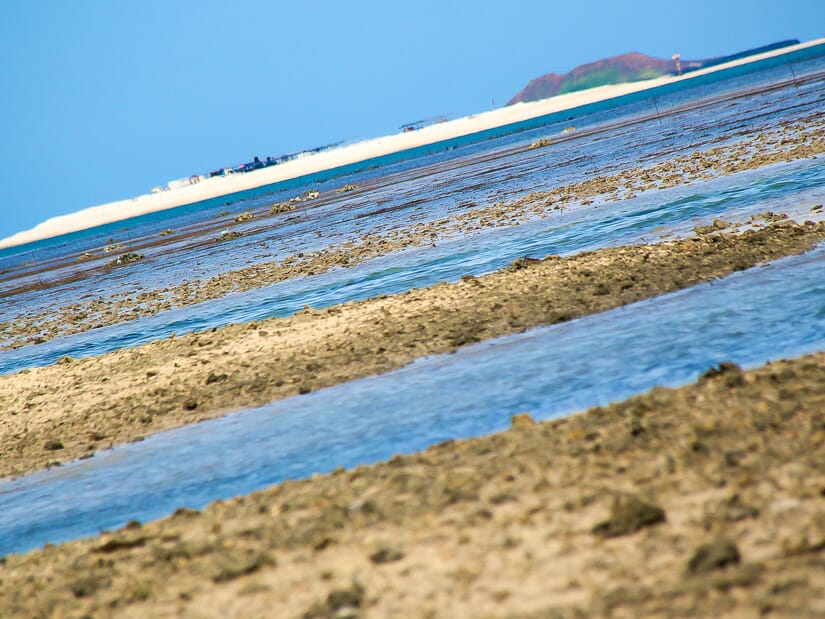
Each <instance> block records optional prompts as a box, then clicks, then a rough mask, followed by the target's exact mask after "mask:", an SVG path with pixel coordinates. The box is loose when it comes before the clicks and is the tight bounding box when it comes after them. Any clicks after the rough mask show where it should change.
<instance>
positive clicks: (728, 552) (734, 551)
mask: <svg viewBox="0 0 825 619" xmlns="http://www.w3.org/2000/svg"><path fill="white" fill-rule="evenodd" d="M739 560H740V556H739V549H738V548H737V547H736V544H734V543H733V542H731V541H730V540H727V539H724V538H720V539H717V540H714V541H712V542H710V543H708V544H704V545H703V546H700V547H699V548H698V550H697V551H696V553H695V554H694V555H693V557H691V559H690V561H689V562H688V572H690V573H691V574H703V573H706V572H712V571H713V570H717V569H719V568H722V567H725V566H726V565H731V564H736V563H739Z"/></svg>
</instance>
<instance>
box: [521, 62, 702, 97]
mask: <svg viewBox="0 0 825 619" xmlns="http://www.w3.org/2000/svg"><path fill="white" fill-rule="evenodd" d="M682 64H683V65H692V64H693V62H692V61H684V62H683V63H682ZM675 73H676V63H675V62H674V61H673V60H665V59H663V58H654V57H653V56H645V55H644V54H640V53H639V52H631V53H629V54H622V55H621V56H614V57H613V58H605V59H604V60H597V61H596V62H590V63H588V64H583V65H581V66H578V67H576V68H575V69H573V70H572V71H570V72H569V73H566V74H564V75H560V74H558V73H548V74H547V75H542V76H541V77H537V78H536V79H534V80H532V81H531V82H530V83H529V84H527V86H526V87H525V88H524V89H523V90H522V91H521V92H519V93H518V94H517V95H516V96H515V97H513V98H512V99H511V100H510V101H509V102H508V105H510V104H512V103H517V102H518V101H535V100H537V99H545V98H547V97H552V96H553V95H560V94H564V93H566V92H573V91H576V90H584V89H585V88H592V87H594V86H603V85H605V84H621V83H623V82H633V81H637V80H641V79H650V78H653V77H659V76H661V75H669V74H675Z"/></svg>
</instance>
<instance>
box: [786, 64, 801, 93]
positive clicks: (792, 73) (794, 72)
mask: <svg viewBox="0 0 825 619" xmlns="http://www.w3.org/2000/svg"><path fill="white" fill-rule="evenodd" d="M788 67H789V68H790V70H791V75H793V85H794V88H796V89H797V90H799V84H797V83H796V71H794V70H793V63H792V62H789V63H788Z"/></svg>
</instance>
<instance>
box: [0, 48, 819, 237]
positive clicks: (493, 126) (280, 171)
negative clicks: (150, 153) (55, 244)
mask: <svg viewBox="0 0 825 619" xmlns="http://www.w3.org/2000/svg"><path fill="white" fill-rule="evenodd" d="M821 45H825V38H822V39H816V40H813V41H808V42H804V43H800V44H798V45H794V46H791V47H787V48H781V49H779V50H773V51H770V52H765V53H763V54H758V55H755V56H749V57H747V58H742V59H739V60H735V61H732V62H729V63H724V64H721V65H717V66H714V67H709V68H707V69H700V70H698V71H693V72H690V73H687V74H685V75H682V76H675V77H661V78H655V79H652V80H645V81H642V82H629V83H625V84H616V85H609V86H599V87H596V88H592V89H588V90H583V91H578V92H574V93H569V94H564V95H559V96H556V97H551V98H549V99H544V100H541V101H535V102H530V103H518V104H515V105H512V106H508V107H505V108H500V109H498V110H492V111H488V112H482V113H478V114H474V115H470V116H466V117H463V118H459V119H456V120H452V121H447V122H444V123H438V124H436V125H430V126H428V127H424V128H422V129H420V130H417V131H412V132H409V133H400V134H395V135H389V136H384V137H380V138H375V139H371V140H366V141H363V142H359V143H356V144H352V145H348V146H344V147H341V148H337V149H333V150H330V151H327V152H323V153H318V154H316V155H313V156H308V157H305V158H303V159H300V160H297V161H290V162H286V163H284V164H281V165H277V166H273V167H270V168H265V169H263V170H256V171H253V172H249V173H245V174H234V175H229V176H226V177H215V178H212V179H206V180H204V181H202V182H200V183H197V184H196V185H191V186H188V187H183V188H179V189H176V190H170V191H166V192H161V193H159V194H150V195H142V196H138V197H135V198H131V199H127V200H121V201H117V202H112V203H109V204H104V205H100V206H93V207H89V208H86V209H82V210H80V211H77V212H75V213H71V214H67V215H61V216H58V217H53V218H51V219H48V220H46V221H44V222H42V223H40V224H38V225H37V226H35V227H34V228H31V229H29V230H25V231H22V232H18V233H16V234H14V235H12V236H10V237H7V238H5V239H2V240H0V249H4V248H8V247H15V246H18V245H22V244H26V243H31V242H34V241H38V240H43V239H47V238H53V237H56V236H62V235H64V234H68V233H71V232H77V231H80V230H85V229H89V228H93V227H96V226H100V225H104V224H107V223H112V222H116V221H123V220H126V219H130V218H133V217H137V216H140V215H144V214H147V213H152V212H157V211H163V210H167V209H171V208H175V207H178V206H185V205H190V204H195V203H198V202H202V201H205V200H209V199H213V198H218V197H222V196H227V195H231V194H235V193H239V192H242V191H247V190H252V189H257V188H260V187H265V186H267V185H271V184H274V183H278V182H282V181H286V180H290V179H296V178H299V177H302V176H306V175H310V174H315V173H319V172H323V171H329V170H335V169H337V168H342V167H346V166H349V165H353V164H358V163H362V162H365V161H370V160H372V159H375V158H379V157H384V156H387V155H392V154H398V153H403V152H406V151H410V150H413V149H416V148H421V147H425V146H429V145H435V144H438V143H441V142H448V141H450V140H455V139H458V138H462V137H466V136H471V135H473V134H477V133H483V132H485V131H491V130H502V129H505V128H507V127H509V126H514V125H517V124H519V123H522V122H525V121H529V120H531V119H536V118H541V117H543V116H546V115H549V114H553V113H557V112H560V111H566V110H573V109H576V108H579V107H582V106H585V105H589V104H593V103H598V102H603V101H609V100H611V99H616V98H620V97H623V96H626V95H630V94H635V93H642V92H646V91H655V90H656V89H657V88H660V87H663V86H667V85H670V84H675V83H679V82H683V81H687V80H692V79H695V78H699V77H702V76H705V75H709V74H712V73H718V72H721V71H725V70H728V69H732V68H735V67H739V66H744V65H748V64H752V63H756V62H760V61H763V60H767V59H771V58H777V57H780V56H784V55H789V54H792V53H795V52H797V51H801V50H805V49H809V48H814V47H818V46H821Z"/></svg>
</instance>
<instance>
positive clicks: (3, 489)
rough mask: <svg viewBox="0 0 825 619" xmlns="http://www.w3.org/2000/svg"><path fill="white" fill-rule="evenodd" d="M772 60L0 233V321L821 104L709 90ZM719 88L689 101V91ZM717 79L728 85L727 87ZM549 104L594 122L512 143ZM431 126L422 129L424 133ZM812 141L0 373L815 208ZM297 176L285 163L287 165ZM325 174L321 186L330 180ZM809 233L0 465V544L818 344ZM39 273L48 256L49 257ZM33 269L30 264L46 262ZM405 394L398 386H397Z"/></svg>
mask: <svg viewBox="0 0 825 619" xmlns="http://www.w3.org/2000/svg"><path fill="white" fill-rule="evenodd" d="M795 62H796V64H795V65H794V67H795V68H794V70H795V73H796V74H797V75H798V76H801V77H804V76H813V75H819V74H821V73H822V72H823V71H825V59H823V58H821V57H820V58H809V59H804V58H797V59H796V61H795ZM788 71H789V67H788V66H787V65H779V64H770V63H769V64H767V65H765V66H763V67H761V68H760V69H759V70H758V71H750V72H741V73H736V72H734V73H732V74H728V75H723V76H717V78H716V79H715V80H714V81H708V82H706V83H704V84H700V85H698V86H696V85H694V86H691V87H690V88H684V89H681V90H672V91H663V92H661V93H659V94H658V95H657V105H658V106H659V107H660V109H661V110H663V111H664V110H668V109H674V108H676V107H678V106H687V107H686V108H685V109H683V110H682V111H679V112H678V113H674V114H672V115H668V116H665V117H663V118H662V119H661V121H660V120H659V119H657V118H655V115H654V117H652V118H649V119H647V120H643V119H644V118H645V117H646V116H650V113H651V111H650V110H651V101H649V100H645V99H633V98H632V97H631V98H629V99H627V100H623V101H621V102H613V104H612V107H611V106H609V105H605V106H601V107H599V106H596V107H593V108H589V109H587V110H579V111H577V112H576V114H578V116H575V118H573V119H571V120H568V119H567V118H564V119H553V118H550V119H545V121H546V124H544V125H541V126H537V127H535V128H528V127H522V129H523V131H521V132H519V133H513V134H509V135H498V136H496V137H494V138H491V139H487V140H485V141H480V142H475V143H466V144H454V145H451V146H450V149H449V150H440V151H438V152H431V153H419V155H420V156H418V157H415V158H414V157H412V155H411V154H408V155H409V158H407V159H404V160H387V161H383V162H381V165H379V166H378V167H377V168H375V169H369V170H360V171H355V170H353V171H349V172H347V174H346V175H345V176H342V177H338V178H332V179H323V178H312V179H304V180H303V181H300V183H304V184H300V183H298V184H296V185H289V186H278V187H269V188H264V189H262V190H260V191H258V192H247V193H246V194H243V195H238V196H234V197H233V198H232V199H231V200H229V202H230V203H229V204H226V201H227V200H226V198H222V199H220V200H216V201H211V202H208V203H202V204H199V205H192V206H189V207H185V208H180V209H173V210H172V211H167V212H163V213H155V214H152V215H151V216H145V217H142V218H136V219H134V220H129V221H128V222H119V223H118V224H116V225H111V226H107V227H102V228H99V229H94V230H91V231H85V232H83V233H76V234H74V235H67V236H66V237H61V238H58V239H51V240H48V241H43V242H39V243H35V244H32V245H31V246H26V247H23V248H17V249H13V250H3V251H0V270H3V268H6V267H8V268H12V269H21V270H22V273H23V276H22V277H21V278H17V279H16V280H14V281H13V282H12V281H7V282H0V321H2V320H6V319H9V318H13V317H14V316H16V315H19V314H26V313H28V312H39V311H44V310H48V309H49V308H53V307H58V306H60V305H63V304H66V303H70V302H74V301H77V300H79V299H84V298H91V297H94V296H97V295H103V296H105V295H108V294H110V293H111V292H113V291H117V290H123V291H128V290H134V289H136V288H144V289H151V288H158V287H162V286H168V285H172V284H175V283H179V282H181V281H183V280H184V279H192V278H194V277H199V278H206V277H211V276H214V275H217V274H220V273H223V272H226V271H227V270H231V269H235V268H238V267H239V266H243V265H245V264H247V263H256V262H260V261H262V260H273V259H278V258H279V257H283V256H285V255H288V254H290V253H294V252H296V251H313V250H317V249H322V248H323V247H325V246H326V245H327V244H334V243H340V242H342V241H345V240H348V239H352V238H358V237H359V236H360V235H362V234H364V233H380V232H382V231H387V230H391V229H393V228H396V227H399V226H402V225H408V224H409V223H410V222H415V221H428V220H432V219H436V218H439V217H443V216H445V215H449V214H453V213H457V212H461V210H462V209H463V208H466V204H467V203H473V204H479V205H483V204H487V203H491V202H498V201H504V200H508V199H514V198H518V197H519V196H522V195H524V194H525V193H527V192H530V191H534V190H541V189H550V188H552V187H555V186H558V185H562V184H567V183H571V182H576V181H579V180H582V179H585V178H588V177H590V176H592V175H593V174H608V173H614V172H617V171H621V170H623V169H627V168H630V167H634V166H636V165H640V164H643V165H648V164H652V163H655V162H657V161H663V160H667V159H668V158H670V157H672V156H673V155H674V154H682V153H684V152H689V151H690V150H691V149H695V148H707V147H708V146H709V145H713V144H717V143H722V142H724V141H727V140H731V139H734V138H735V136H736V135H737V134H739V133H741V132H753V131H754V130H757V129H758V128H759V127H761V126H763V125H767V126H771V125H775V124H776V123H777V122H779V121H786V120H793V119H794V118H799V117H803V116H807V115H809V114H811V113H813V112H817V111H821V110H822V109H825V79H823V77H819V78H817V79H810V80H808V81H804V82H803V83H800V84H798V85H793V84H786V85H785V86H784V87H782V88H779V89H775V90H762V91H760V92H756V93H753V94H749V95H747V96H745V95H742V96H739V97H738V98H729V97H728V96H729V95H731V94H732V93H740V94H741V93H742V92H744V91H751V90H753V89H758V88H764V87H765V86H766V85H770V84H775V83H778V82H780V81H783V80H785V79H787V73H788ZM713 97H722V98H721V99H719V100H716V101H714V102H713V103H707V104H706V105H704V106H703V107H701V108H700V109H692V108H691V106H692V105H694V104H696V103H697V102H701V101H705V102H707V101H708V100H709V99H712V98H713ZM726 97H728V98H726ZM570 123H574V124H575V125H576V126H577V127H578V128H579V129H580V130H581V131H582V132H584V130H585V129H587V128H593V129H595V130H596V131H594V133H592V134H591V135H583V136H582V137H577V138H576V139H573V140H571V141H568V142H564V143H562V144H558V145H554V146H551V147H548V148H544V149H539V150H534V151H532V150H525V149H524V148H523V146H524V145H525V144H529V143H530V142H531V141H533V140H535V139H536V138H537V137H543V136H546V135H555V134H558V132H559V131H560V130H561V129H562V128H564V127H565V126H567V125H568V124H570ZM442 146H443V145H442ZM823 161H824V160H823V159H822V158H821V157H820V158H818V159H810V160H801V161H796V162H791V163H785V164H777V165H773V166H768V167H765V168H761V169H757V170H752V171H749V172H745V173H740V174H735V175H732V176H726V177H722V178H717V179H713V180H710V181H706V182H695V183H691V184H688V185H683V186H680V187H676V188H673V189H669V190H664V191H654V192H647V193H643V194H640V195H638V196H637V197H635V198H633V199H630V200H623V201H620V202H615V203H606V204H600V205H591V206H588V207H581V206H579V207H573V208H570V209H569V210H567V211H564V212H561V213H559V212H553V213H551V214H549V215H548V216H547V217H544V218H542V219H536V220H533V221H531V222H528V223H525V224H522V225H520V226H517V227H511V228H502V229H495V230H488V231H485V232H482V233H473V234H465V235H459V236H458V237H456V238H454V239H451V240H449V241H445V242H439V243H438V244H437V246H436V247H433V248H429V247H428V248H421V249H415V250H410V251H405V252H399V253H397V254H393V255H389V256H385V257H382V258H378V259H375V260H371V261H369V262H366V263H364V264H361V265H358V266H356V267H353V268H349V269H337V270H334V271H330V272H328V273H325V274H323V275H319V276H315V277H306V278H297V279H294V280H289V281H285V282H281V283H279V284H275V285H272V286H268V287H265V288H261V289H258V290H253V291H249V292H245V293H239V294H233V295H229V296H227V297H225V298H222V299H218V300H214V301H209V302H205V303H201V304H198V305H193V306H190V307H186V308H180V309H175V310H171V311H168V312H162V313H160V314H158V315H156V316H153V317H147V318H142V319H140V320H138V321H133V322H128V323H122V324H119V325H114V326H112V327H107V328H103V329H96V330H92V331H88V332H86V333H82V334H77V335H74V336H68V337H63V338H58V339H55V340H53V341H51V342H48V343H45V344H41V345H37V346H26V347H23V348H20V349H18V350H14V351H3V352H0V373H8V372H13V371H16V370H19V369H22V368H27V367H34V366H38V365H45V364H49V363H53V362H54V361H55V360H57V359H58V358H59V357H61V356H64V355H71V356H74V357H81V356H85V355H91V354H100V353H103V352H107V351H111V350H117V349H119V348H122V347H126V346H132V345H135V344H139V343H143V342H147V341H151V340H153V339H156V338H160V337H166V336H168V335H169V334H170V333H172V332H176V333H178V334H182V333H185V332H188V331H192V330H201V329H205V328H209V327H212V326H219V325H223V324H228V323H232V322H242V321H249V320H256V319H260V318H265V317H270V316H288V315H290V314H292V313H294V312H295V311H297V310H299V309H301V308H303V306H304V305H307V304H308V305H311V306H313V307H324V306H328V305H332V304H336V303H341V302H344V301H349V300H353V299H363V298H368V297H373V296H377V295H381V294H389V293H394V292H399V291H403V290H408V289H410V288H412V287H421V286H428V285H431V284H433V283H436V282H438V281H442V280H456V279H458V278H459V277H460V276H461V275H463V274H466V273H472V274H482V273H485V272H489V271H492V270H495V269H498V268H501V267H502V266H504V265H506V264H508V263H510V262H512V260H514V259H515V258H518V257H521V256H524V255H530V256H536V257H539V256H543V255H546V254H551V253H553V254H562V255H566V254H572V253H576V252H579V251H583V250H590V249H596V248H599V247H605V246H614V245H619V244H625V243H632V242H639V241H653V240H657V239H658V238H659V237H660V236H661V235H686V234H689V233H690V231H691V229H692V228H693V227H694V226H695V225H697V224H701V223H707V222H709V221H710V220H712V219H714V218H723V219H728V220H735V221H742V220H747V219H748V217H749V216H751V215H753V214H757V213H760V212H763V211H766V210H773V211H782V212H788V213H789V214H790V215H791V216H793V217H795V218H798V219H800V220H805V219H815V218H816V217H823V216H824V215H822V214H820V215H815V214H813V213H812V212H811V207H812V206H814V205H816V204H822V203H825V165H823ZM296 182H297V181H296ZM345 183H353V184H358V185H359V186H362V187H363V188H364V191H361V192H359V194H358V195H349V194H344V195H341V196H334V197H333V199H331V200H330V201H328V202H327V203H326V204H323V205H321V206H317V207H313V208H311V209H306V210H301V211H298V212H297V213H291V214H288V215H286V216H283V217H278V218H271V219H267V220H266V222H264V223H263V224H262V223H261V222H260V221H256V220H253V221H252V222H250V223H249V224H245V225H244V226H243V227H241V228H238V229H243V230H245V231H246V232H247V234H246V236H244V237H242V238H240V239H237V241H234V242H232V243H231V244H219V245H216V244H213V243H208V242H203V243H200V244H198V245H196V246H195V247H192V246H191V245H184V244H181V245H180V246H179V247H173V248H171V250H170V249H169V248H165V249H164V251H163V252H157V253H152V251H151V250H147V252H146V253H147V259H146V260H145V261H144V262H142V263H137V265H136V266H135V268H134V269H130V270H123V271H113V272H111V273H102V272H95V273H93V274H92V273H91V272H90V274H89V276H88V277H84V278H81V279H79V280H78V281H74V282H71V283H67V284H60V285H56V286H53V287H50V288H46V289H45V290H33V291H29V292H24V293H16V292H13V289H14V287H15V286H18V285H19V284H20V282H26V281H27V278H28V281H30V282H32V281H36V276H35V275H34V274H28V271H26V269H31V268H33V267H31V266H25V265H23V263H24V262H27V261H29V260H32V259H33V261H34V262H35V263H36V264H44V263H49V262H50V261H58V260H60V259H61V257H65V256H71V255H77V254H79V253H81V252H83V251H87V250H91V249H94V248H100V247H101V246H102V245H104V244H106V243H108V242H109V239H110V238H111V237H117V238H116V239H115V240H119V241H126V242H139V241H140V240H141V239H147V238H150V237H152V236H154V235H157V233H158V232H159V231H161V230H164V229H165V228H167V227H179V226H181V227H185V226H193V227H197V226H198V225H202V224H203V222H205V221H207V220H211V219H214V217H215V214H216V213H217V212H218V211H220V210H223V209H227V210H229V211H230V212H233V213H237V212H242V211H244V210H249V209H253V208H256V207H259V208H263V207H264V206H265V205H266V204H268V203H271V202H273V201H281V200H283V199H285V198H288V197H289V196H290V195H295V194H296V193H300V192H301V191H303V190H305V189H307V188H310V187H311V188H315V187H318V188H320V190H322V191H326V192H331V191H332V190H334V189H335V188H336V187H338V186H340V185H342V184H345ZM333 193H334V192H333ZM823 267H825V249H820V250H817V251H815V252H812V253H810V254H808V255H806V256H802V257H795V258H789V259H786V260H782V261H778V262H776V263H773V264H771V265H767V266H765V267H760V268H757V269H752V270H750V271H747V272H743V273H738V274H736V275H734V276H731V277H729V278H726V279H724V280H720V281H717V282H713V283H710V284H707V285H703V286H697V287H695V288H692V289H689V290H685V291H681V292H678V293H675V294H671V295H666V296H664V297H661V298H657V299H652V300H649V301H644V302H641V303H637V304H634V305H631V306H627V307H624V308H620V309H617V310H614V311H612V312H606V313H604V314H601V315H596V316H590V317H587V318H583V319H580V320H576V321H571V322H569V323H566V324H563V325H556V326H553V327H547V328H540V329H533V330H531V331H528V332H526V333H524V334H520V335H517V336H510V337H506V338H501V339H499V340H495V341H492V342H487V343H483V344H480V345H477V346H472V347H469V348H466V349H462V350H461V351H459V352H458V353H457V354H455V355H449V356H443V357H432V358H427V359H422V360H418V361H416V362H414V363H413V364H411V365H410V366H408V367H406V368H403V369H401V370H399V371H397V372H392V373H389V374H385V375H382V376H377V377H372V378H368V379H364V380H359V381H353V382H351V383H347V384H344V385H339V386H337V387H333V388H330V389H326V390H322V391H319V392H316V393H312V394H308V395H305V396H300V397H296V398H290V399H286V400H282V401H279V402H276V403H274V404H272V405H269V406H266V407H262V408H260V409H256V410H251V411H245V412H242V413H239V414H235V415H230V416H228V417H225V418H222V419H218V420H214V421H210V422H205V423H201V424H197V425H193V426H190V427H186V428H182V429H180V430H176V431H173V432H168V433H164V434H160V435H155V436H152V437H149V438H147V439H146V440H145V441H143V442H141V443H137V444H134V445H126V446H123V447H119V448H117V449H115V450H113V451H111V452H104V453H101V454H98V455H97V456H96V457H95V458H93V459H91V460H87V461H83V462H78V463H73V464H70V465H67V466H64V467H61V468H59V469H54V470H51V471H47V472H41V473H37V474H35V475H31V476H28V477H24V478H21V479H18V480H15V481H4V482H0V554H4V553H8V552H22V551H25V550H27V549H30V548H34V547H36V546H38V545H41V544H43V543H45V542H56V541H61V540H67V539H72V538H74V537H77V536H81V535H91V534H94V533H96V532H98V531H100V530H101V529H104V528H112V527H117V526H120V525H122V524H124V523H125V522H126V521H128V520H129V519H133V518H136V519H141V520H146V519H150V518H155V517H159V516H162V515H164V514H168V513H170V512H171V511H173V510H174V509H175V508H177V507H181V506H190V507H202V506H203V505H205V504H207V503H208V502H209V501H211V500H214V499H217V498H225V497H229V496H233V495H237V494H241V493H246V492H249V491H252V490H255V489H258V488H262V487H265V486H267V485H269V484H271V483H274V482H277V481H279V480H283V479H291V478H299V477H305V476H307V475H309V474H311V473H313V472H322V471H328V470H331V469H333V468H335V467H337V466H354V465H356V464H363V463H370V462H374V461H376V460H378V459H383V458H387V457H389V456H391V455H392V454H394V453H399V452H411V451H415V450H418V449H421V448H424V447H426V446H428V445H430V444H433V443H435V442H439V441H441V440H444V439H448V438H457V437H469V436H475V435H478V434H483V433H488V432H492V431H495V430H498V429H501V428H503V427H506V425H507V423H508V421H509V418H510V416H511V415H512V414H514V413H518V412H522V411H529V412H530V413H531V414H533V415H534V416H535V417H538V418H551V417H555V416H559V415H564V414H568V413H570V412H573V411H576V410H581V409H583V408H586V407H589V406H593V405H597V404H605V403H607V402H609V401H612V400H617V399H621V398H625V397H627V396H629V395H632V394H634V393H638V392H640V391H643V390H646V389H648V388H650V387H652V386H653V385H657V384H666V385H677V384H683V383H685V382H688V381H691V380H693V379H695V377H696V376H697V375H698V374H699V373H701V372H702V371H703V370H705V369H707V368H708V367H709V366H711V365H713V364H715V363H718V362H720V361H723V360H733V361H736V362H738V363H740V364H742V365H745V366H750V365H758V364H760V363H763V362H764V361H766V360H768V359H774V358H778V357H788V356H794V355H798V354H801V353H804V352H809V351H814V350H821V349H823V348H824V347H825V276H823V273H825V270H823ZM52 276H55V275H54V274H53V275H52ZM46 277H48V275H47V276H46ZM411 393H415V394H416V397H415V398H411V397H410V395H409V394H411Z"/></svg>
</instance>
